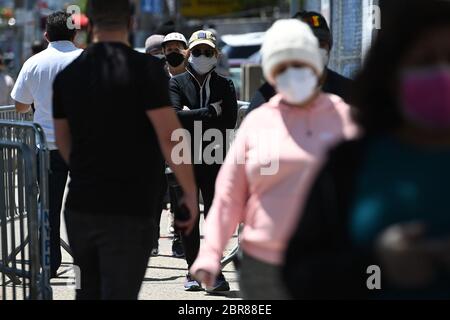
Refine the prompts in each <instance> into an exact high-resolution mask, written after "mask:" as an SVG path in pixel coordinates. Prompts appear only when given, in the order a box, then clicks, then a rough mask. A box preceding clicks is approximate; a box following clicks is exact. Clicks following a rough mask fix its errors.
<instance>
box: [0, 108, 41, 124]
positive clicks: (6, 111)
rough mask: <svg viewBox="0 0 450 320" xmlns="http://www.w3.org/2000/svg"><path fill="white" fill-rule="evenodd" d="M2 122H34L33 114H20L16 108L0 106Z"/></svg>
mask: <svg viewBox="0 0 450 320" xmlns="http://www.w3.org/2000/svg"><path fill="white" fill-rule="evenodd" d="M0 120H13V121H33V112H31V111H30V112H27V113H18V112H17V111H16V107H15V106H0Z"/></svg>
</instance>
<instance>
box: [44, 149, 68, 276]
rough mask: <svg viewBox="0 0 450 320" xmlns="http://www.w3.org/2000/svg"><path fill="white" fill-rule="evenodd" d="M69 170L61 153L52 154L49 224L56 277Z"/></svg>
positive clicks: (51, 259) (51, 256)
mask: <svg viewBox="0 0 450 320" xmlns="http://www.w3.org/2000/svg"><path fill="white" fill-rule="evenodd" d="M68 173H69V168H68V166H67V164H66V163H65V162H64V159H63V158H62V157H61V155H60V153H59V151H57V150H55V151H51V152H50V172H49V175H48V179H49V180H48V188H49V195H48V196H49V224H50V275H51V277H52V278H54V277H56V272H57V271H58V268H59V267H60V266H61V259H62V258H61V238H60V237H61V236H60V228H61V207H62V202H63V197H64V190H65V188H66V183H67V176H68Z"/></svg>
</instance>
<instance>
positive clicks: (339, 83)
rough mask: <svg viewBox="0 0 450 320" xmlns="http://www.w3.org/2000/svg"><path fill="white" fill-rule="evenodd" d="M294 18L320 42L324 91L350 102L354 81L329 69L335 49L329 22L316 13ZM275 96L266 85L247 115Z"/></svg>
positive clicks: (305, 12)
mask: <svg viewBox="0 0 450 320" xmlns="http://www.w3.org/2000/svg"><path fill="white" fill-rule="evenodd" d="M294 18H295V19H299V20H301V21H303V22H305V23H307V24H308V25H309V26H310V27H311V29H312V31H313V33H314V35H315V36H316V37H317V39H318V40H319V45H320V51H319V54H320V57H321V58H322V62H323V65H324V72H323V74H322V78H321V79H320V85H321V87H322V90H323V91H324V92H326V93H332V94H334V95H337V96H339V97H341V98H342V99H344V100H345V101H347V102H348V99H349V93H350V90H351V87H352V82H353V81H352V80H350V79H348V78H346V77H344V76H342V75H340V74H338V73H337V72H335V71H333V70H331V69H330V68H328V63H329V61H330V52H331V49H332V48H333V36H332V34H331V30H330V27H329V26H328V23H327V21H326V20H325V18H324V17H323V16H322V15H321V14H320V13H317V12H314V11H301V12H298V13H297V14H296V15H295V16H294ZM275 94H276V89H275V88H274V87H273V86H272V85H271V84H270V83H268V82H266V83H264V84H263V85H262V86H261V88H259V89H258V91H257V92H256V93H255V95H254V96H253V98H252V101H251V102H250V106H249V109H248V110H247V114H248V113H250V112H251V111H253V110H255V109H256V108H258V107H260V106H261V105H263V104H264V103H266V102H267V101H269V100H270V99H271V98H272V97H273V96H274V95H275Z"/></svg>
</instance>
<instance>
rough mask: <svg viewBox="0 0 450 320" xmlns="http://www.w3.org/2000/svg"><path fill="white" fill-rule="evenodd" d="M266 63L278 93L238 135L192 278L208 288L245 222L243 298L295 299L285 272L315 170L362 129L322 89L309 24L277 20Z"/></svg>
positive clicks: (319, 61)
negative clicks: (287, 286)
mask: <svg viewBox="0 0 450 320" xmlns="http://www.w3.org/2000/svg"><path fill="white" fill-rule="evenodd" d="M262 57H263V68H264V75H265V77H266V79H267V81H269V83H270V84H271V85H273V86H274V87H275V88H276V90H277V94H276V95H275V96H274V97H273V98H272V99H271V100H270V101H269V102H268V103H267V104H265V105H263V106H261V108H258V109H257V110H255V111H254V112H252V113H251V114H249V115H248V116H247V118H246V119H245V120H244V122H243V123H242V125H241V127H240V128H239V131H238V133H237V136H236V139H235V141H234V143H233V145H232V147H231V149H230V151H229V153H228V156H227V158H226V161H225V164H224V165H223V166H222V169H221V171H220V174H219V177H218V179H217V185H216V196H215V198H214V202H213V206H212V208H211V210H210V212H209V214H208V218H207V219H206V225H205V228H204V230H205V242H204V244H203V246H202V248H201V251H200V254H199V257H198V258H197V260H196V262H195V263H194V265H193V266H192V268H191V273H192V274H193V275H194V276H195V278H196V279H198V280H199V281H201V282H204V283H206V285H210V284H211V283H212V281H213V279H214V278H215V276H216V275H217V274H218V273H219V272H220V260H221V257H222V252H223V250H224V249H225V246H226V245H227V243H228V241H229V239H230V238H231V236H232V234H233V232H234V231H235V230H236V227H237V226H238V224H239V223H243V224H244V228H243V231H242V233H241V239H240V240H241V248H242V250H243V258H242V261H241V263H240V266H241V268H240V276H239V278H240V289H241V291H242V293H243V296H244V299H250V300H279V299H288V298H289V296H288V294H287V292H286V289H285V287H284V285H283V284H282V282H281V266H282V264H283V258H284V252H285V249H286V246H287V244H288V240H289V238H290V235H291V234H292V232H293V231H294V227H295V225H296V223H297V220H298V219H301V217H300V215H299V214H298V207H299V206H301V205H302V203H303V200H302V199H303V197H305V196H306V195H307V193H308V190H309V181H310V180H311V177H312V175H313V173H314V172H315V169H314V168H315V166H316V165H317V164H318V163H319V161H320V160H321V159H322V157H323V156H324V155H325V152H326V150H327V149H328V148H329V147H331V146H333V145H334V144H336V143H338V142H340V141H341V140H342V139H346V138H352V137H353V136H355V135H356V133H357V130H356V127H355V126H354V125H353V124H352V122H351V121H350V107H349V106H348V105H347V104H346V103H345V102H344V101H343V100H342V99H341V98H339V97H338V96H335V95H330V94H325V93H323V92H322V91H321V89H320V86H319V79H320V78H321V76H322V72H323V62H322V59H321V57H320V53H319V42H318V40H317V38H316V37H315V36H314V34H313V33H312V31H311V29H310V28H309V27H308V25H307V24H305V23H304V22H301V21H299V20H296V19H288V20H280V21H277V22H276V23H275V24H274V25H273V26H272V27H271V28H270V29H269V30H268V32H267V34H266V38H265V39H264V43H263V46H262ZM240 160H244V161H240ZM268 160H269V161H268ZM268 163H271V164H272V165H270V167H268Z"/></svg>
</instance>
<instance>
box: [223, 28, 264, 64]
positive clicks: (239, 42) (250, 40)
mask: <svg viewBox="0 0 450 320" xmlns="http://www.w3.org/2000/svg"><path fill="white" fill-rule="evenodd" d="M264 34H265V32H252V33H246V34H238V35H224V36H222V41H223V42H224V43H225V46H224V47H223V49H222V53H223V54H225V55H226V56H227V57H228V61H229V64H230V68H240V67H241V65H242V64H243V63H245V62H246V61H247V59H248V58H250V57H251V56H252V55H254V54H255V53H257V52H258V51H259V50H260V49H261V45H262V42H263V39H264Z"/></svg>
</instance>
